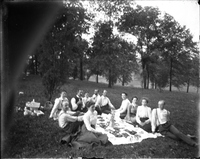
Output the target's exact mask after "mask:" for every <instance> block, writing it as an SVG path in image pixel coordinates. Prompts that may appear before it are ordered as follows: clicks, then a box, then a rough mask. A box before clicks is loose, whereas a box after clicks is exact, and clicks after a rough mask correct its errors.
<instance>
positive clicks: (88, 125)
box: [72, 101, 110, 148]
mask: <svg viewBox="0 0 200 159" xmlns="http://www.w3.org/2000/svg"><path fill="white" fill-rule="evenodd" d="M86 107H87V108H88V111H87V112H86V113H85V114H84V116H83V121H84V124H83V126H82V128H81V133H80V135H78V136H77V138H76V140H75V142H72V145H75V147H76V148H80V147H87V146H94V145H96V146H98V145H102V146H103V145H104V146H105V145H107V144H108V143H109V144H110V142H109V141H108V136H107V135H106V134H102V133H101V132H99V131H97V130H96V123H97V111H96V110H95V105H94V102H93V101H89V102H87V103H86Z"/></svg>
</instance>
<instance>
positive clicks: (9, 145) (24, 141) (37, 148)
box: [2, 76, 199, 158]
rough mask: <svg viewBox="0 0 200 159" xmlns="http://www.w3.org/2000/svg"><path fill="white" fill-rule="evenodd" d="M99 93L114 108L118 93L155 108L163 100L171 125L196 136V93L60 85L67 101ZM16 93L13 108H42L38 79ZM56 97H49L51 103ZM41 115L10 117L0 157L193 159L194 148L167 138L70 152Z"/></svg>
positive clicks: (20, 85) (55, 127)
mask: <svg viewBox="0 0 200 159" xmlns="http://www.w3.org/2000/svg"><path fill="white" fill-rule="evenodd" d="M96 88H98V89H99V90H100V92H101V93H102V91H103V90H104V89H106V90H107V91H108V93H107V95H108V97H109V98H110V100H111V102H112V103H113V105H114V106H115V107H116V108H118V107H119V106H120V104H121V101H122V99H121V93H122V92H127V93H128V98H129V99H131V97H132V96H135V95H136V96H138V98H139V99H140V98H141V97H147V98H149V106H150V107H151V108H155V107H157V102H158V100H160V99H164V100H165V101H166V108H167V109H168V110H169V111H170V112H171V119H172V122H173V123H174V124H175V126H176V127H177V128H178V129H179V130H181V131H182V132H183V133H185V134H195V135H198V120H199V119H198V115H199V110H198V102H199V101H198V100H199V96H198V94H196V93H189V94H188V93H185V92H169V91H163V92H162V93H160V92H159V91H157V90H144V89H141V88H134V87H122V86H114V87H113V88H108V87H107V84H103V83H100V84H96V83H95V82H91V81H78V80H69V82H68V83H67V84H66V85H64V86H63V88H62V89H65V90H66V91H67V94H68V98H69V99H71V98H72V97H73V96H74V95H75V94H76V91H77V90H78V89H83V90H84V92H89V93H90V95H92V94H93V91H94V89H96ZM18 91H19V92H20V91H22V92H24V95H18V97H17V101H16V106H20V107H24V105H25V102H27V101H32V99H35V101H36V102H40V103H41V105H43V104H44V103H45V101H46V99H45V97H44V94H43V86H42V84H41V79H40V77H38V76H29V77H26V79H25V80H20V81H19V83H18ZM58 96H59V94H56V95H54V96H53V100H54V99H55V98H56V97H58ZM44 113H45V114H44V116H39V117H36V116H23V112H22V111H20V112H17V113H15V115H14V116H13V117H12V118H13V123H12V127H11V128H10V132H9V134H8V136H7V138H6V139H5V143H6V144H5V147H4V149H5V151H4V153H3V156H2V157H6V158H11V157H14V158H29V157H31V158H50V157H51V158H52V157H53V158H68V157H80V156H81V157H103V158H122V157H125V158H147V157H151V158H191V157H197V156H199V155H198V148H194V147H190V146H188V145H186V144H185V143H183V142H178V141H174V140H171V139H169V138H162V137H160V138H157V139H146V140H143V141H142V142H141V143H135V144H128V145H118V146H109V147H106V148H105V147H95V148H93V149H92V150H89V149H82V150H79V151H77V150H73V149H71V148H69V147H67V146H66V145H61V144H60V143H59V139H60V138H61V137H62V136H63V135H64V132H63V131H62V130H61V129H60V128H59V127H58V123H57V121H53V120H52V119H51V120H50V119H48V116H49V114H50V111H45V112H44Z"/></svg>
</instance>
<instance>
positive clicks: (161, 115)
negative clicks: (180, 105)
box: [152, 108, 170, 132]
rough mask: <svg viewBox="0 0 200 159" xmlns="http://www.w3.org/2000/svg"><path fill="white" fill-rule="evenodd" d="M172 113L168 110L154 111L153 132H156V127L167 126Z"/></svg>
mask: <svg viewBox="0 0 200 159" xmlns="http://www.w3.org/2000/svg"><path fill="white" fill-rule="evenodd" d="M169 115H170V112H169V111H168V110H166V109H163V110H161V109H159V108H157V109H153V110H152V132H154V131H155V128H156V126H158V125H160V124H165V123H166V122H167V121H169Z"/></svg>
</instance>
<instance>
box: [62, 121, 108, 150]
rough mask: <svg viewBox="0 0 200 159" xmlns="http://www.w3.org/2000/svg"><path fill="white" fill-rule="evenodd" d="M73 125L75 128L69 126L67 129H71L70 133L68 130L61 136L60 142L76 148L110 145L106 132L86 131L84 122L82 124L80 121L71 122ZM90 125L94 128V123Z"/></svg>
mask: <svg viewBox="0 0 200 159" xmlns="http://www.w3.org/2000/svg"><path fill="white" fill-rule="evenodd" d="M73 125H74V126H75V127H76V128H75V129H74V128H72V127H70V129H69V130H71V134H70V133H69V132H68V134H67V135H66V136H65V137H64V138H63V140H62V141H63V142H62V143H67V144H68V145H69V146H71V147H74V148H76V149H79V148H82V147H93V146H99V145H101V146H107V145H112V143H111V142H110V141H109V140H108V136H107V135H106V134H101V133H94V132H91V131H88V130H87V128H86V126H85V124H84V123H83V124H82V125H81V124H80V123H76V124H75V123H73ZM91 127H92V128H95V127H94V125H91Z"/></svg>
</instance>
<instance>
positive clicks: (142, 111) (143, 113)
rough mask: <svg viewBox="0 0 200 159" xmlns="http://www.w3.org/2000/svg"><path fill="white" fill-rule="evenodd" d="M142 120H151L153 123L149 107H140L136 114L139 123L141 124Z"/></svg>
mask: <svg viewBox="0 0 200 159" xmlns="http://www.w3.org/2000/svg"><path fill="white" fill-rule="evenodd" d="M140 118H149V119H150V121H151V108H150V107H148V106H138V108H137V113H136V121H137V123H139V124H140V123H141V121H140Z"/></svg>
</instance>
